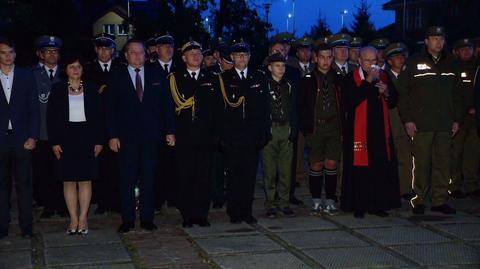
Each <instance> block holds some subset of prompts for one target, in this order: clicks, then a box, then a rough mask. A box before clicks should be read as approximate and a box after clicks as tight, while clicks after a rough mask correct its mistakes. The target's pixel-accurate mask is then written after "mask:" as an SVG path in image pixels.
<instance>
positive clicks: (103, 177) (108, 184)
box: [92, 145, 121, 212]
mask: <svg viewBox="0 0 480 269" xmlns="http://www.w3.org/2000/svg"><path fill="white" fill-rule="evenodd" d="M99 161H100V174H99V178H98V179H97V180H94V181H93V182H92V183H93V186H92V189H93V190H92V194H93V200H94V202H96V203H97V204H98V207H99V208H101V209H103V210H106V211H115V212H120V210H121V207H120V174H119V171H118V156H117V155H116V154H115V153H114V152H113V151H112V150H111V149H110V148H109V147H108V145H105V146H104V147H103V150H102V152H101V153H100V156H99Z"/></svg>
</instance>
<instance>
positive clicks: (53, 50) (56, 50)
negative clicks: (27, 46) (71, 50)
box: [42, 49, 58, 54]
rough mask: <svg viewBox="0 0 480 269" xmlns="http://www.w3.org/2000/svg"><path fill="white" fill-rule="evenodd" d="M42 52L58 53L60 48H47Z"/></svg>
mask: <svg viewBox="0 0 480 269" xmlns="http://www.w3.org/2000/svg"><path fill="white" fill-rule="evenodd" d="M42 52H43V53H46V54H58V49H46V50H42Z"/></svg>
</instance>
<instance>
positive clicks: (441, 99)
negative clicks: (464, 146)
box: [398, 50, 464, 132]
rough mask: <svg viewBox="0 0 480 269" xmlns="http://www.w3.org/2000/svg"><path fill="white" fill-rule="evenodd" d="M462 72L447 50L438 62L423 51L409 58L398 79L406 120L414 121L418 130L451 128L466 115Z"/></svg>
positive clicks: (400, 109) (449, 129) (447, 129)
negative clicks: (461, 85) (461, 83)
mask: <svg viewBox="0 0 480 269" xmlns="http://www.w3.org/2000/svg"><path fill="white" fill-rule="evenodd" d="M460 82H461V78H460V72H459V69H458V66H457V65H456V64H455V62H454V58H453V56H452V55H451V54H449V53H447V52H446V51H445V50H444V51H443V52H442V54H441V57H440V60H439V62H438V63H437V64H435V63H434V61H433V59H432V56H431V55H430V54H429V53H427V51H426V50H424V51H423V52H421V53H419V54H416V55H413V56H412V57H410V58H409V59H408V60H407V63H406V68H405V70H404V71H402V72H401V73H400V76H399V78H398V92H399V104H398V108H399V112H400V117H401V119H402V121H403V122H414V123H415V124H416V126H417V131H418V132H428V131H451V128H452V124H453V122H459V123H461V122H462V120H463V115H464V108H463V101H464V100H463V93H462V91H461V90H459V87H460Z"/></svg>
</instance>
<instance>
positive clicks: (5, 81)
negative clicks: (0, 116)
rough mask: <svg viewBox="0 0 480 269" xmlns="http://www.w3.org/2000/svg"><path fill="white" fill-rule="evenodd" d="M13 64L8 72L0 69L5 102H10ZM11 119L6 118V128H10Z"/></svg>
mask: <svg viewBox="0 0 480 269" xmlns="http://www.w3.org/2000/svg"><path fill="white" fill-rule="evenodd" d="M14 69H15V66H14V67H12V69H11V70H10V72H9V73H8V74H5V73H3V72H2V71H0V80H1V81H2V88H3V93H5V98H7V103H9V104H10V96H12V85H13V70H14ZM12 129H13V128H12V121H11V120H10V119H9V120H8V130H12Z"/></svg>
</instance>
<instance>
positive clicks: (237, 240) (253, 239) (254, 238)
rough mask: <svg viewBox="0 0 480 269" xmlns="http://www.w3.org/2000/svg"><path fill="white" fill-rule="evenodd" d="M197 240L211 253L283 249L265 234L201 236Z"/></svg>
mask: <svg viewBox="0 0 480 269" xmlns="http://www.w3.org/2000/svg"><path fill="white" fill-rule="evenodd" d="M195 241H196V243H197V244H198V245H199V246H200V247H201V248H202V249H203V250H204V251H205V252H207V253H208V254H209V255H219V254H231V253H243V252H264V251H276V250H283V248H282V247H281V246H280V245H278V244H276V243H275V242H274V241H272V240H270V239H269V238H267V237H266V236H264V235H248V236H238V237H218V238H201V239H197V240H195Z"/></svg>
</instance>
